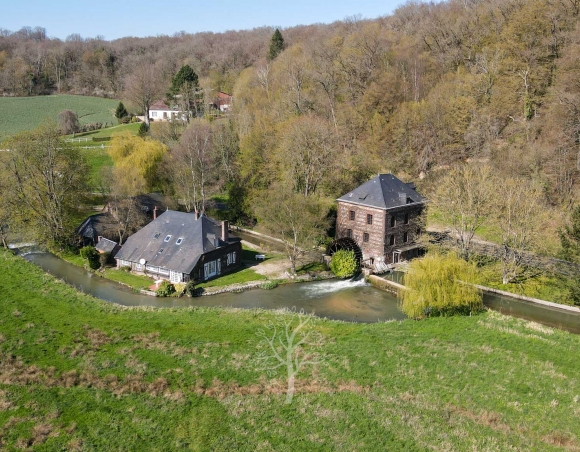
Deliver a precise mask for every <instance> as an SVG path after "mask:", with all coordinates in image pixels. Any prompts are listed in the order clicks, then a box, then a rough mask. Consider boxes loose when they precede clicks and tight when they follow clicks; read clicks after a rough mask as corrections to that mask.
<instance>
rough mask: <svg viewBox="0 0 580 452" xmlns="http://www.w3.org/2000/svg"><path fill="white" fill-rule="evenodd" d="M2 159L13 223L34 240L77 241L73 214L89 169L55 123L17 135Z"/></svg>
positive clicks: (57, 244)
mask: <svg viewBox="0 0 580 452" xmlns="http://www.w3.org/2000/svg"><path fill="white" fill-rule="evenodd" d="M5 147H6V148H7V149H10V152H3V153H2V156H1V157H0V172H3V178H2V181H3V183H2V194H3V197H5V200H7V201H8V202H9V203H10V206H9V208H10V212H11V216H10V222H11V223H12V224H13V225H14V226H15V228H14V229H18V230H21V231H23V232H25V233H26V234H28V235H29V237H30V238H31V239H34V240H36V241H38V242H39V243H41V244H43V245H46V246H48V247H51V248H52V247H57V248H58V247H63V246H66V245H68V244H69V243H71V241H72V240H73V237H74V228H75V226H76V225H75V223H74V214H75V213H76V211H77V210H78V207H79V201H80V198H81V195H82V193H84V192H85V191H86V189H87V176H88V165H87V163H86V162H85V159H84V158H83V156H82V154H81V153H80V152H79V151H78V150H76V149H73V148H71V147H69V146H67V144H66V143H65V142H64V141H63V140H62V138H61V136H60V130H59V128H58V126H57V124H56V123H55V122H53V121H51V122H46V123H44V124H42V125H41V126H40V127H38V128H36V129H34V130H32V131H30V132H22V133H20V134H18V135H15V136H14V137H12V138H11V139H10V140H8V142H7V143H5Z"/></svg>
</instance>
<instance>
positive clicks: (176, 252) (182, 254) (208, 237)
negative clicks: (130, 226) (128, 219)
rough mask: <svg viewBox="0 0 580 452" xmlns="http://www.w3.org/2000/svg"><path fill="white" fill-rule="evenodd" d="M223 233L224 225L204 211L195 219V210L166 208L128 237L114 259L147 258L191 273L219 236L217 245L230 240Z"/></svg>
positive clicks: (132, 260) (133, 260)
mask: <svg viewBox="0 0 580 452" xmlns="http://www.w3.org/2000/svg"><path fill="white" fill-rule="evenodd" d="M157 233H159V237H158V238H155V235H156V234H157ZM168 235H171V238H170V239H169V241H167V242H166V241H165V238H166V237H167V236H168ZM220 237H221V225H220V224H217V223H215V222H214V221H213V220H211V219H210V218H208V217H206V216H203V215H202V216H200V218H199V219H197V220H196V219H195V214H193V213H185V212H176V211H174V210H167V211H165V212H163V213H162V214H161V215H159V216H158V217H157V219H156V220H153V221H152V222H151V223H149V224H148V225H147V226H145V227H143V229H141V230H139V231H137V232H136V233H135V234H133V235H132V236H131V237H129V238H128V239H127V241H126V242H125V244H124V245H123V246H122V248H121V250H120V251H119V252H118V253H117V254H116V256H115V259H121V260H125V261H130V262H136V263H139V261H140V260H141V259H145V262H146V263H147V265H153V266H155V267H162V268H167V269H169V270H173V271H177V272H180V273H191V271H192V270H193V268H194V267H195V265H196V264H197V261H198V260H199V258H200V257H201V255H202V254H204V253H207V252H209V251H212V250H214V249H216V248H217V247H216V240H217V245H218V246H224V245H226V244H227V242H223V241H222V240H221V239H220ZM179 238H182V239H183V241H182V243H181V244H180V245H178V244H177V243H176V242H177V240H178V239H179ZM161 250H163V251H161Z"/></svg>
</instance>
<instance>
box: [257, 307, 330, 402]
mask: <svg viewBox="0 0 580 452" xmlns="http://www.w3.org/2000/svg"><path fill="white" fill-rule="evenodd" d="M311 320H312V317H310V316H306V315H304V311H301V312H300V313H294V314H293V315H288V314H286V313H284V314H281V315H279V316H278V319H277V321H276V322H269V323H268V325H267V326H266V329H265V330H263V329H260V330H258V332H257V333H256V336H258V337H259V338H260V342H259V343H258V352H257V353H256V357H255V358H254V361H255V362H256V364H257V366H258V368H259V369H261V370H265V371H266V372H267V373H268V375H269V376H274V375H276V373H277V371H278V369H285V370H286V381H287V385H288V386H287V390H286V404H290V403H292V398H293V397H294V393H295V387H294V385H295V382H296V375H297V374H298V373H299V372H301V371H302V370H303V369H304V368H305V367H306V366H316V365H318V364H321V363H322V362H323V361H324V360H325V358H326V356H325V355H324V354H323V353H321V351H320V348H321V347H322V346H323V345H324V338H323V336H322V334H320V333H319V332H318V331H316V330H314V329H312V327H311V324H310V322H311Z"/></svg>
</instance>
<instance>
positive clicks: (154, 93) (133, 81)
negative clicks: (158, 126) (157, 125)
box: [125, 61, 165, 125]
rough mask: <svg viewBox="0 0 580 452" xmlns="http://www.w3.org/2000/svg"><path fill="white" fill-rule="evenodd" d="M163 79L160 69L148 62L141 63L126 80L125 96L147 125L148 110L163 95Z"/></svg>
mask: <svg viewBox="0 0 580 452" xmlns="http://www.w3.org/2000/svg"><path fill="white" fill-rule="evenodd" d="M163 88H164V84H163V78H162V75H161V71H160V69H159V68H158V67H157V66H156V65H155V64H152V63H150V62H146V61H143V62H141V63H140V64H139V65H137V67H135V69H134V70H133V72H132V73H131V74H129V76H128V77H127V79H126V84H125V96H126V97H127V99H129V100H130V101H132V102H133V103H135V104H136V105H138V106H139V107H140V108H141V109H142V110H143V114H144V115H145V123H146V124H147V125H149V108H150V107H151V105H152V104H153V102H155V101H156V100H158V99H159V97H161V96H162V95H163V93H164V91H165V90H164V89H163Z"/></svg>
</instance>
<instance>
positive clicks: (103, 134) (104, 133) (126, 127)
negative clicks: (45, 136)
mask: <svg viewBox="0 0 580 452" xmlns="http://www.w3.org/2000/svg"><path fill="white" fill-rule="evenodd" d="M140 125H141V124H140V123H137V122H136V123H133V124H119V125H116V126H113V127H107V128H106V129H99V130H93V131H91V132H84V133H77V134H76V135H75V136H74V138H87V139H89V140H90V141H78V142H77V141H73V143H72V144H73V145H74V146H81V147H82V146H97V145H98V144H99V143H101V142H105V141H107V139H111V138H112V137H114V136H115V135H118V134H121V133H126V132H129V133H131V134H132V135H137V133H138V132H139V126H140ZM66 138H68V139H71V138H73V136H72V135H67V137H66ZM93 138H94V139H95V140H92V139H93Z"/></svg>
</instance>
